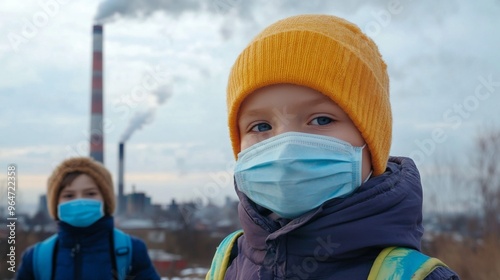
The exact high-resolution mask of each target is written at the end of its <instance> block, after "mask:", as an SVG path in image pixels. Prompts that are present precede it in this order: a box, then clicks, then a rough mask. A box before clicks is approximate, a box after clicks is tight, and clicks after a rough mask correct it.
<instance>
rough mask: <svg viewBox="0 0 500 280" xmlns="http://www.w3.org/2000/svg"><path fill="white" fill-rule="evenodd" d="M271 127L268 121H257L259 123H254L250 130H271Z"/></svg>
mask: <svg viewBox="0 0 500 280" xmlns="http://www.w3.org/2000/svg"><path fill="white" fill-rule="evenodd" d="M271 129H272V127H271V125H270V124H268V123H259V124H256V125H254V126H253V127H252V129H251V131H255V132H264V131H268V130H271Z"/></svg>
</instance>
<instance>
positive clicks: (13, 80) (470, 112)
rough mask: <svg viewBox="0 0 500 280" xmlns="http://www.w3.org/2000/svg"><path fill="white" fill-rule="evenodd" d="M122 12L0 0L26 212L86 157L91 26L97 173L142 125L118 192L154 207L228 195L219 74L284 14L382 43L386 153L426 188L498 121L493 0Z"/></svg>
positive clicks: (3, 124) (236, 2) (6, 148)
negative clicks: (100, 155) (411, 165)
mask: <svg viewBox="0 0 500 280" xmlns="http://www.w3.org/2000/svg"><path fill="white" fill-rule="evenodd" d="M122 2H126V1H117V0H116V1H95V0H92V1H82V0H64V1H63V0H60V1H56V0H40V1H32V0H27V1H14V0H7V1H1V2H0V18H1V20H0V35H1V36H0V71H1V72H0V73H1V75H0V129H1V133H0V135H1V137H0V166H1V167H2V168H4V170H5V171H2V172H1V173H0V186H2V184H3V182H5V178H6V167H7V165H8V164H10V163H15V164H17V166H18V174H19V177H18V191H17V195H18V198H19V201H20V202H22V203H23V204H25V205H30V204H32V203H35V202H36V201H37V199H38V196H39V195H40V194H42V193H43V192H45V190H46V180H47V177H48V176H49V175H50V173H51V172H52V170H53V168H54V167H55V166H56V165H57V164H58V163H60V162H61V161H62V160H64V159H65V158H68V157H70V156H77V155H88V146H89V145H88V133H89V127H90V115H89V114H90V86H91V83H90V82H91V54H92V49H91V43H92V41H91V40H92V37H91V35H92V33H91V32H92V25H93V24H94V22H95V21H96V20H97V21H99V22H103V23H105V25H104V68H105V74H104V75H105V80H104V98H105V104H104V114H105V119H106V122H107V123H106V131H105V136H104V137H105V165H106V167H108V168H109V170H110V171H111V172H112V173H113V176H114V179H116V174H117V150H118V143H119V141H120V139H122V137H124V133H125V131H127V129H128V128H129V124H130V123H131V122H132V123H134V124H136V125H138V122H137V121H138V120H140V119H142V120H145V123H144V124H143V125H142V127H141V128H139V129H138V130H136V131H135V132H132V134H130V135H129V136H130V137H129V139H128V141H127V142H126V155H125V157H126V163H125V166H126V187H125V188H126V189H125V191H126V192H130V191H131V189H132V185H135V186H136V190H137V191H144V192H146V193H147V194H149V195H150V196H152V200H153V202H154V203H168V202H170V200H171V199H172V198H176V199H178V200H180V201H187V200H189V199H192V198H194V197H197V198H203V199H204V200H206V199H207V198H213V199H215V200H216V201H218V200H221V198H224V197H225V196H226V195H229V196H231V197H233V198H236V196H235V195H234V190H233V185H232V165H233V164H234V158H233V156H232V151H231V148H230V144H229V139H228V131H227V127H226V105H225V88H226V83H227V76H228V73H229V70H230V67H231V65H232V63H233V62H234V60H235V58H236V56H237V55H238V54H239V52H240V51H241V50H242V49H243V48H244V47H245V46H246V44H247V43H248V42H249V41H250V40H251V39H252V37H253V36H255V35H256V34H257V33H258V32H259V31H260V30H262V29H263V28H264V27H266V26H267V25H269V24H271V23H273V22H275V21H277V20H279V19H281V18H284V17H287V16H291V15H296V14H302V13H326V14H332V15H337V16H340V17H344V18H346V19H348V20H349V21H351V22H354V23H356V24H357V25H358V26H360V28H361V29H362V30H364V31H365V33H367V34H368V35H369V36H370V37H372V39H373V40H374V41H375V42H376V43H377V44H378V46H379V48H380V51H381V53H382V55H383V57H384V59H385V60H386V62H387V64H388V69H389V74H390V78H391V102H392V109H393V118H394V123H393V145H392V149H391V154H392V155H401V156H412V157H413V158H415V160H416V161H417V163H418V166H419V168H421V170H422V176H424V178H425V175H426V174H427V173H431V171H429V170H432V169H433V168H432V166H433V164H434V163H435V158H436V156H440V155H442V154H451V155H458V156H459V158H464V157H460V156H461V155H465V154H467V153H470V152H471V150H472V140H473V139H474V137H475V136H476V135H477V133H478V132H480V131H481V129H482V128H484V127H499V124H500V114H499V113H498V112H499V105H500V55H499V50H500V28H499V27H500V17H498V15H499V14H500V1H495V0H490V1H487V0H485V1H466V0H457V1H430V0H429V1H410V0H400V1H394V0H386V1H362V0H357V1H349V2H347V1H340V0H338V1H244V0H206V1H195V0H191V1H172V0H171V1H168V0H164V1H161V0H156V1H128V2H127V3H126V4H123V3H122ZM144 2H148V4H145V3H144ZM151 85H153V86H154V88H153V87H152V86H151ZM138 126H140V125H138ZM129 132H130V130H129ZM427 188H429V187H427ZM3 189H4V190H5V187H4V188H3ZM434 191H435V189H434ZM4 204H5V202H0V205H4Z"/></svg>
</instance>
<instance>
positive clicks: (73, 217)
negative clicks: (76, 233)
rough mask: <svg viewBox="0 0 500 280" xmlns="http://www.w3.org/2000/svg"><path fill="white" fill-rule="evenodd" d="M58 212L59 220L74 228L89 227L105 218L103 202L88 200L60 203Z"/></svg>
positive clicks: (81, 199)
mask: <svg viewBox="0 0 500 280" xmlns="http://www.w3.org/2000/svg"><path fill="white" fill-rule="evenodd" d="M57 212H58V216H59V220H61V221H63V222H65V223H68V224H70V225H72V226H74V227H88V226H90V225H91V224H93V223H95V222H97V220H99V219H100V218H102V217H103V216H104V210H103V203H102V201H99V200H95V199H88V198H80V199H73V200H70V201H67V202H63V203H60V204H59V206H58V209H57Z"/></svg>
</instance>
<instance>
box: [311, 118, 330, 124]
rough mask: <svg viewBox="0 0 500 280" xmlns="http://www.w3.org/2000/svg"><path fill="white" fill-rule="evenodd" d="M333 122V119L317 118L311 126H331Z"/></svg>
mask: <svg viewBox="0 0 500 280" xmlns="http://www.w3.org/2000/svg"><path fill="white" fill-rule="evenodd" d="M331 122H333V120H332V118H329V117H317V118H314V119H313V120H312V121H311V124H313V125H327V124H329V123H331Z"/></svg>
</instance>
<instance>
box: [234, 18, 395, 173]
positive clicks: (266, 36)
mask: <svg viewBox="0 0 500 280" xmlns="http://www.w3.org/2000/svg"><path fill="white" fill-rule="evenodd" d="M273 84H296V85H301V86H307V87H310V88H312V89H314V90H317V91H319V92H321V93H323V94H324V95H326V96H328V97H330V98H331V99H332V100H333V101H334V102H335V103H336V104H337V105H338V106H340V107H341V108H342V109H343V110H344V112H346V113H347V115H348V116H349V117H350V118H351V120H352V121H353V123H354V125H355V126H356V127H357V128H358V130H359V131H360V133H361V135H362V136H363V138H364V140H365V141H366V143H367V145H368V147H369V150H370V154H371V160H372V167H373V173H374V175H379V174H381V173H383V172H384V171H385V168H386V165H387V160H388V158H389V150H390V147H391V138H392V115H391V105H390V102H389V77H388V75H387V66H386V64H385V63H384V61H383V59H382V57H381V55H380V53H379V51H378V48H377V46H376V45H375V43H374V42H373V41H372V40H371V39H370V38H368V37H367V36H366V35H365V34H363V33H362V31H361V30H360V29H359V28H358V27H357V26H355V25H354V24H352V23H350V22H348V21H346V20H344V19H341V18H338V17H334V16H329V15H300V16H293V17H289V18H286V19H283V20H280V21H278V22H276V23H274V24H272V25H270V26H269V27H267V28H266V29H264V30H263V31H262V32H261V33H260V34H258V35H257V36H256V37H255V38H254V39H253V40H252V41H251V42H250V44H249V45H248V46H247V47H246V48H245V49H244V50H243V52H242V53H241V54H240V55H239V56H238V58H237V59H236V62H235V63H234V65H233V68H232V69H231V73H230V75H229V82H228V86H227V107H228V114H229V115H228V121H229V133H230V137H231V143H232V146H233V152H234V155H235V157H236V156H237V154H238V153H239V152H240V136H239V130H238V112H239V109H240V105H241V103H242V102H243V100H244V99H245V98H246V97H247V96H248V95H249V94H251V93H252V92H254V91H255V90H257V89H259V88H262V87H265V86H269V85H273Z"/></svg>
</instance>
